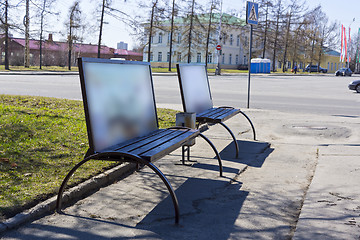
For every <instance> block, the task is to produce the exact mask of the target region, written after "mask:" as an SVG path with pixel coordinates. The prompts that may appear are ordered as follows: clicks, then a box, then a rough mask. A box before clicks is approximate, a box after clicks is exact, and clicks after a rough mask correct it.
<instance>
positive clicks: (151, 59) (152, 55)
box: [150, 52, 154, 62]
mask: <svg viewBox="0 0 360 240" xmlns="http://www.w3.org/2000/svg"><path fill="white" fill-rule="evenodd" d="M152 61H154V54H153V53H152V52H150V62H152Z"/></svg>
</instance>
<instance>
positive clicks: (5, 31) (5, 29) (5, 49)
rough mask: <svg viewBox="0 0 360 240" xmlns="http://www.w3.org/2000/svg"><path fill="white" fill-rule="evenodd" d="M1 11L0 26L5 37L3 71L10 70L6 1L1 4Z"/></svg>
mask: <svg viewBox="0 0 360 240" xmlns="http://www.w3.org/2000/svg"><path fill="white" fill-rule="evenodd" d="M1 7H2V9H1V11H2V12H3V13H4V14H1V18H0V21H1V24H2V28H3V31H4V35H5V41H4V51H5V62H4V63H5V69H6V70H10V68H9V22H8V11H9V3H8V0H5V2H4V4H2V6H1ZM2 15H3V16H2Z"/></svg>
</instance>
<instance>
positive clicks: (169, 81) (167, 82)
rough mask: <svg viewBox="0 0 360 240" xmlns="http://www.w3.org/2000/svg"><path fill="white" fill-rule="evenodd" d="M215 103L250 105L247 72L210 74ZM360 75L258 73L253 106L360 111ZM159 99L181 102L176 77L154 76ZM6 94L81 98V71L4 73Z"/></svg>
mask: <svg viewBox="0 0 360 240" xmlns="http://www.w3.org/2000/svg"><path fill="white" fill-rule="evenodd" d="M209 79H210V86H211V90H212V95H213V100H214V105H215V106H224V105H227V106H234V107H240V108H246V106H247V82H248V77H247V75H245V74H244V75H222V76H209ZM355 79H360V76H357V75H353V76H352V77H335V76H333V75H330V74H329V75H310V76H309V75H305V76H304V75H299V74H298V75H286V76H280V75H275V74H271V75H253V76H252V78H251V95H250V108H257V109H269V110H280V111H287V112H301V113H317V114H325V115H345V116H349V117H351V116H359V115H360V108H359V103H360V94H357V93H355V92H353V91H349V90H348V87H347V85H348V84H349V82H350V81H352V80H355ZM154 85H155V94H156V101H157V103H158V104H161V105H162V104H164V105H167V104H175V105H178V106H180V105H181V98H180V92H179V89H178V82H177V77H176V76H168V75H162V76H154ZM0 86H1V87H0V94H18V95H33V96H46V97H56V98H67V99H81V93H80V84H79V77H78V76H77V75H0Z"/></svg>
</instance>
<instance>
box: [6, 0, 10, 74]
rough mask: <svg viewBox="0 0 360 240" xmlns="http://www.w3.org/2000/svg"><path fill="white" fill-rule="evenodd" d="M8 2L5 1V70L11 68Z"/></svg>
mask: <svg viewBox="0 0 360 240" xmlns="http://www.w3.org/2000/svg"><path fill="white" fill-rule="evenodd" d="M8 8H9V3H8V0H5V70H10V68H9V24H8Z"/></svg>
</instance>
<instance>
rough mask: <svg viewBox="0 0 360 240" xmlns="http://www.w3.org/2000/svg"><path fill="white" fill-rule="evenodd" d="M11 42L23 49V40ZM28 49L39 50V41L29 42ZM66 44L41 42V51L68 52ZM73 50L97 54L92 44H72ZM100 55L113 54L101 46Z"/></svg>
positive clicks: (110, 50) (15, 39)
mask: <svg viewBox="0 0 360 240" xmlns="http://www.w3.org/2000/svg"><path fill="white" fill-rule="evenodd" d="M10 40H11V41H14V42H16V43H18V44H20V45H21V46H23V47H25V39H23V38H10ZM29 47H30V50H39V48H40V41H39V40H33V39H30V40H29ZM68 47H69V45H68V43H67V42H58V41H43V49H46V50H51V51H67V50H68ZM73 48H74V49H75V50H76V51H77V52H83V53H84V52H86V53H97V52H98V46H97V45H92V44H81V43H74V44H73ZM100 52H101V54H114V49H113V48H110V47H107V46H101V50H100Z"/></svg>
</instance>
